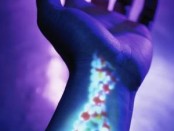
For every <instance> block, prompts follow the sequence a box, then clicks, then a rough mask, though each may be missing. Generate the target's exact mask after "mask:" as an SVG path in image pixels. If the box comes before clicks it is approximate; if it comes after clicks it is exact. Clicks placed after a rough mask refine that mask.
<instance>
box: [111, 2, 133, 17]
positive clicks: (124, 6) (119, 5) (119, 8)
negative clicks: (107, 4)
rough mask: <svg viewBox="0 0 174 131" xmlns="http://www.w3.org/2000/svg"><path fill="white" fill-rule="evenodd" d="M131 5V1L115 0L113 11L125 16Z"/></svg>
mask: <svg viewBox="0 0 174 131" xmlns="http://www.w3.org/2000/svg"><path fill="white" fill-rule="evenodd" d="M132 3H133V0H117V2H116V4H115V6H114V9H113V10H114V11H116V12H119V13H121V14H123V15H126V16H127V15H128V14H129V11H130V8H131V6H132Z"/></svg>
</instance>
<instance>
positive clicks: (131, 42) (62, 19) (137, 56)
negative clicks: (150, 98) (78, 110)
mask: <svg viewBox="0 0 174 131" xmlns="http://www.w3.org/2000/svg"><path fill="white" fill-rule="evenodd" d="M107 5H108V0H92V3H87V2H85V1H84V0H67V1H66V3H65V6H64V7H63V6H62V5H61V4H60V1H57V0H37V8H38V25H39V28H40V30H41V31H42V33H43V34H44V36H45V37H46V38H47V39H48V40H49V41H50V42H51V44H52V45H53V46H54V48H55V49H56V50H57V52H58V53H59V54H60V55H61V57H62V58H63V60H64V61H65V63H66V64H67V66H68V68H69V71H70V80H69V83H70V84H67V87H66V90H69V91H67V92H69V93H67V92H66V91H65V94H64V96H63V98H62V99H63V100H64V99H66V97H68V95H70V94H71V93H72V94H73V93H75V92H73V91H72V90H73V89H74V90H75V91H76V92H78V90H81V89H80V88H81V87H76V86H73V84H74V83H76V84H77V82H72V81H77V80H79V77H80V75H79V76H77V77H78V78H76V80H75V78H74V79H73V76H74V75H77V73H76V72H78V71H79V70H80V72H81V73H82V74H83V72H85V70H86V69H88V68H89V63H90V62H91V56H92V55H93V54H98V55H99V56H101V57H104V59H106V60H107V61H109V63H110V64H111V65H112V66H113V67H114V68H116V69H117V74H118V75H119V77H120V79H121V81H122V84H123V85H124V87H125V88H126V90H127V92H130V93H131V92H134V93H135V92H136V91H137V90H138V88H139V86H140V84H141V83H142V81H143V79H144V77H145V76H146V74H147V72H148V70H149V67H150V63H151V59H152V44H151V38H150V32H149V29H148V28H149V25H150V24H151V22H152V20H153V17H154V14H155V11H156V5H157V1H156V0H154V1H153V2H152V1H151V0H146V1H145V5H144V8H143V10H142V12H141V13H140V16H139V19H138V21H137V22H133V21H130V20H129V19H128V17H127V16H126V14H127V13H128V12H127V11H126V8H127V6H131V0H130V1H128V0H127V1H126V0H118V1H117V3H116V5H115V8H114V10H113V11H108V10H107ZM83 77H84V75H83ZM71 78H72V80H71ZM72 83H73V84H72ZM74 85H75V84H74ZM83 86H84V85H83ZM79 92H80V91H79ZM79 92H78V94H79ZM120 92H121V91H120ZM123 93H124V92H123ZM125 96H126V93H125ZM63 100H62V101H63ZM66 101H68V100H67V99H66V100H64V102H60V103H61V104H60V105H62V110H61V109H59V110H57V112H58V111H59V112H61V111H62V112H63V107H64V105H67V106H66V107H68V104H65V103H66ZM63 103H64V104H63ZM132 103H133V102H131V104H132ZM78 106H79V105H78ZM60 108H61V107H60ZM67 114H68V113H67ZM56 116H57V118H56ZM58 116H59V114H57V115H56V113H55V116H54V117H55V119H57V120H59V121H63V120H62V119H63V118H59V117H58ZM62 117H65V115H62ZM66 117H68V115H66ZM120 119H121V118H120ZM59 123H60V122H59ZM128 123H130V122H128ZM128 126H129V124H128ZM126 129H127V128H126ZM120 130H121V128H120ZM122 131H123V130H122Z"/></svg>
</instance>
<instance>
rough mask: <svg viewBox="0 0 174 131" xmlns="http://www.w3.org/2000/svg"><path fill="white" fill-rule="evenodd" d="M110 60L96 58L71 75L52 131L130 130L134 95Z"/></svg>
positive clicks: (52, 125)
mask: <svg viewBox="0 0 174 131" xmlns="http://www.w3.org/2000/svg"><path fill="white" fill-rule="evenodd" d="M106 59H107V58H106ZM106 59H105V57H103V56H99V55H97V54H93V55H91V60H87V61H86V62H83V63H81V64H79V65H78V66H77V67H76V68H75V71H73V72H71V74H70V79H69V81H68V83H67V87H66V90H65V93H64V95H63V97H62V99H61V101H60V103H59V105H58V108H57V110H56V112H55V114H54V117H53V119H52V121H51V123H50V125H49V127H48V130H51V131H59V130H61V131H67V130H70V131H76V130H78V131H86V130H87V129H88V128H89V130H92V129H97V130H101V129H103V128H106V129H108V131H128V130H129V126H130V120H131V115H132V106H133V100H134V93H130V91H129V90H128V88H126V87H125V86H124V84H123V82H122V80H121V79H120V78H119V74H118V73H117V69H116V68H115V67H114V66H113V65H111V64H110V63H109V61H107V60H106ZM87 127H88V128H87Z"/></svg>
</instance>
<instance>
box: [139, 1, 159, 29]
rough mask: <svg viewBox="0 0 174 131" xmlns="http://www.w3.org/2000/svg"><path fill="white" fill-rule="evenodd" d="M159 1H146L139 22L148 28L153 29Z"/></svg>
mask: <svg viewBox="0 0 174 131" xmlns="http://www.w3.org/2000/svg"><path fill="white" fill-rule="evenodd" d="M157 5H158V0H145V3H144V7H143V10H142V12H141V13H140V16H139V19H138V22H139V23H142V24H144V25H145V26H147V27H148V28H151V26H152V23H153V20H154V17H155V14H156V10H157Z"/></svg>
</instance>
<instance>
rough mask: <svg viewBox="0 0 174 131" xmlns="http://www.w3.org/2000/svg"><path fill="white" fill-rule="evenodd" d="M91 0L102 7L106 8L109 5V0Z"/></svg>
mask: <svg viewBox="0 0 174 131" xmlns="http://www.w3.org/2000/svg"><path fill="white" fill-rule="evenodd" d="M91 2H92V3H93V4H95V5H97V6H99V7H101V8H103V9H106V10H107V9H108V6H109V0H91Z"/></svg>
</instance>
